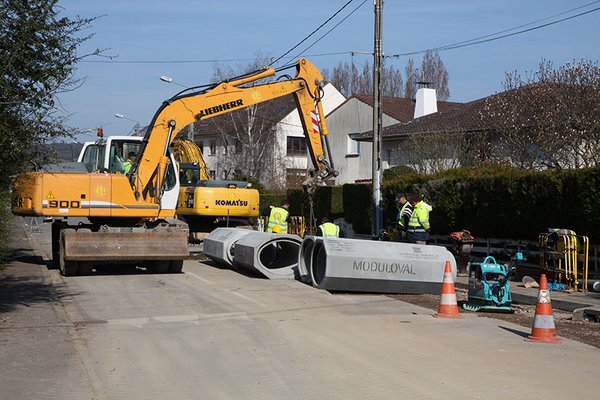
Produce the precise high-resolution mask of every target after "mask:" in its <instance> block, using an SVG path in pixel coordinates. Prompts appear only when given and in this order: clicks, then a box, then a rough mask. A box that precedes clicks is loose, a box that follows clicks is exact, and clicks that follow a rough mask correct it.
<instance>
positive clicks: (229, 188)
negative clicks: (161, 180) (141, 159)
mask: <svg viewBox="0 0 600 400" xmlns="http://www.w3.org/2000/svg"><path fill="white" fill-rule="evenodd" d="M142 141H143V138H142V137H140V136H108V137H106V138H105V137H101V138H100V139H99V140H97V141H94V142H86V143H84V145H83V147H82V149H81V152H80V153H79V157H78V159H77V161H78V162H79V163H81V164H83V165H84V166H85V168H86V171H87V172H93V171H98V170H102V169H104V170H107V171H108V172H110V173H126V172H127V171H126V169H125V166H124V164H125V162H124V163H123V164H121V163H119V162H118V161H116V160H117V159H118V160H120V159H121V157H118V158H117V157H115V154H123V155H125V154H127V155H128V156H129V155H134V157H135V155H137V153H138V152H139V150H140V147H141V145H142ZM171 154H172V155H173V157H174V165H176V166H177V170H178V176H179V184H178V185H177V186H178V187H179V190H178V191H173V190H170V189H169V188H165V189H166V190H165V191H164V192H163V200H162V201H163V204H165V203H166V202H170V201H171V197H172V196H174V195H177V194H178V195H177V209H176V214H177V218H178V219H181V220H183V221H185V222H186V223H187V224H188V226H189V229H190V239H192V240H201V239H203V238H204V237H205V236H206V235H208V234H209V233H210V232H211V231H213V230H214V229H216V228H218V227H220V226H226V227H235V226H249V224H250V222H249V218H252V217H257V216H258V214H259V197H260V195H259V193H258V190H256V189H253V188H252V184H251V183H249V182H245V181H237V180H215V179H212V178H211V176H210V174H209V172H208V165H207V164H206V162H205V161H204V157H203V156H202V151H201V150H200V148H199V147H198V145H196V143H194V142H193V141H191V140H188V139H183V138H176V139H175V140H173V142H172V143H171Z"/></svg>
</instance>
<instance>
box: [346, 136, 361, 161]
mask: <svg viewBox="0 0 600 400" xmlns="http://www.w3.org/2000/svg"><path fill="white" fill-rule="evenodd" d="M359 154H360V142H359V141H357V140H352V139H351V138H350V136H348V153H347V155H349V156H357V155H359Z"/></svg>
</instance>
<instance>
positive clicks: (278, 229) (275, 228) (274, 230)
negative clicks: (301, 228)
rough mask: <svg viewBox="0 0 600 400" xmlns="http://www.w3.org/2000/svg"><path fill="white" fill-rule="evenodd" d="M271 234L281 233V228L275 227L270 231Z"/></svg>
mask: <svg viewBox="0 0 600 400" xmlns="http://www.w3.org/2000/svg"><path fill="white" fill-rule="evenodd" d="M271 232H273V233H281V227H280V226H279V225H275V226H274V227H273V229H271Z"/></svg>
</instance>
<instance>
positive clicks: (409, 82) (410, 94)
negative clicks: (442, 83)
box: [404, 58, 419, 99]
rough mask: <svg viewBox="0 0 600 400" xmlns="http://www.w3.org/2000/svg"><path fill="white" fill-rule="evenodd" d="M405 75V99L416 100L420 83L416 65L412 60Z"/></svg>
mask: <svg viewBox="0 0 600 400" xmlns="http://www.w3.org/2000/svg"><path fill="white" fill-rule="evenodd" d="M404 75H406V84H405V88H404V97H406V98H407V99H414V98H415V96H416V94H417V82H418V81H419V76H418V75H417V70H416V69H415V63H414V61H413V59H412V58H409V59H408V61H407V62H406V68H405V69H404Z"/></svg>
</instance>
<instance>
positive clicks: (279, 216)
mask: <svg viewBox="0 0 600 400" xmlns="http://www.w3.org/2000/svg"><path fill="white" fill-rule="evenodd" d="M289 208H290V202H289V201H287V200H285V199H284V200H283V201H282V202H281V204H280V206H279V207H274V206H270V207H269V208H267V209H266V210H264V211H263V212H262V216H264V217H266V216H268V217H269V223H268V224H267V229H265V232H273V227H275V226H277V227H279V229H276V230H275V231H276V232H275V233H284V234H285V233H288V222H289V220H290V213H289V211H288V210H289ZM278 230H279V232H277V231H278Z"/></svg>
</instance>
